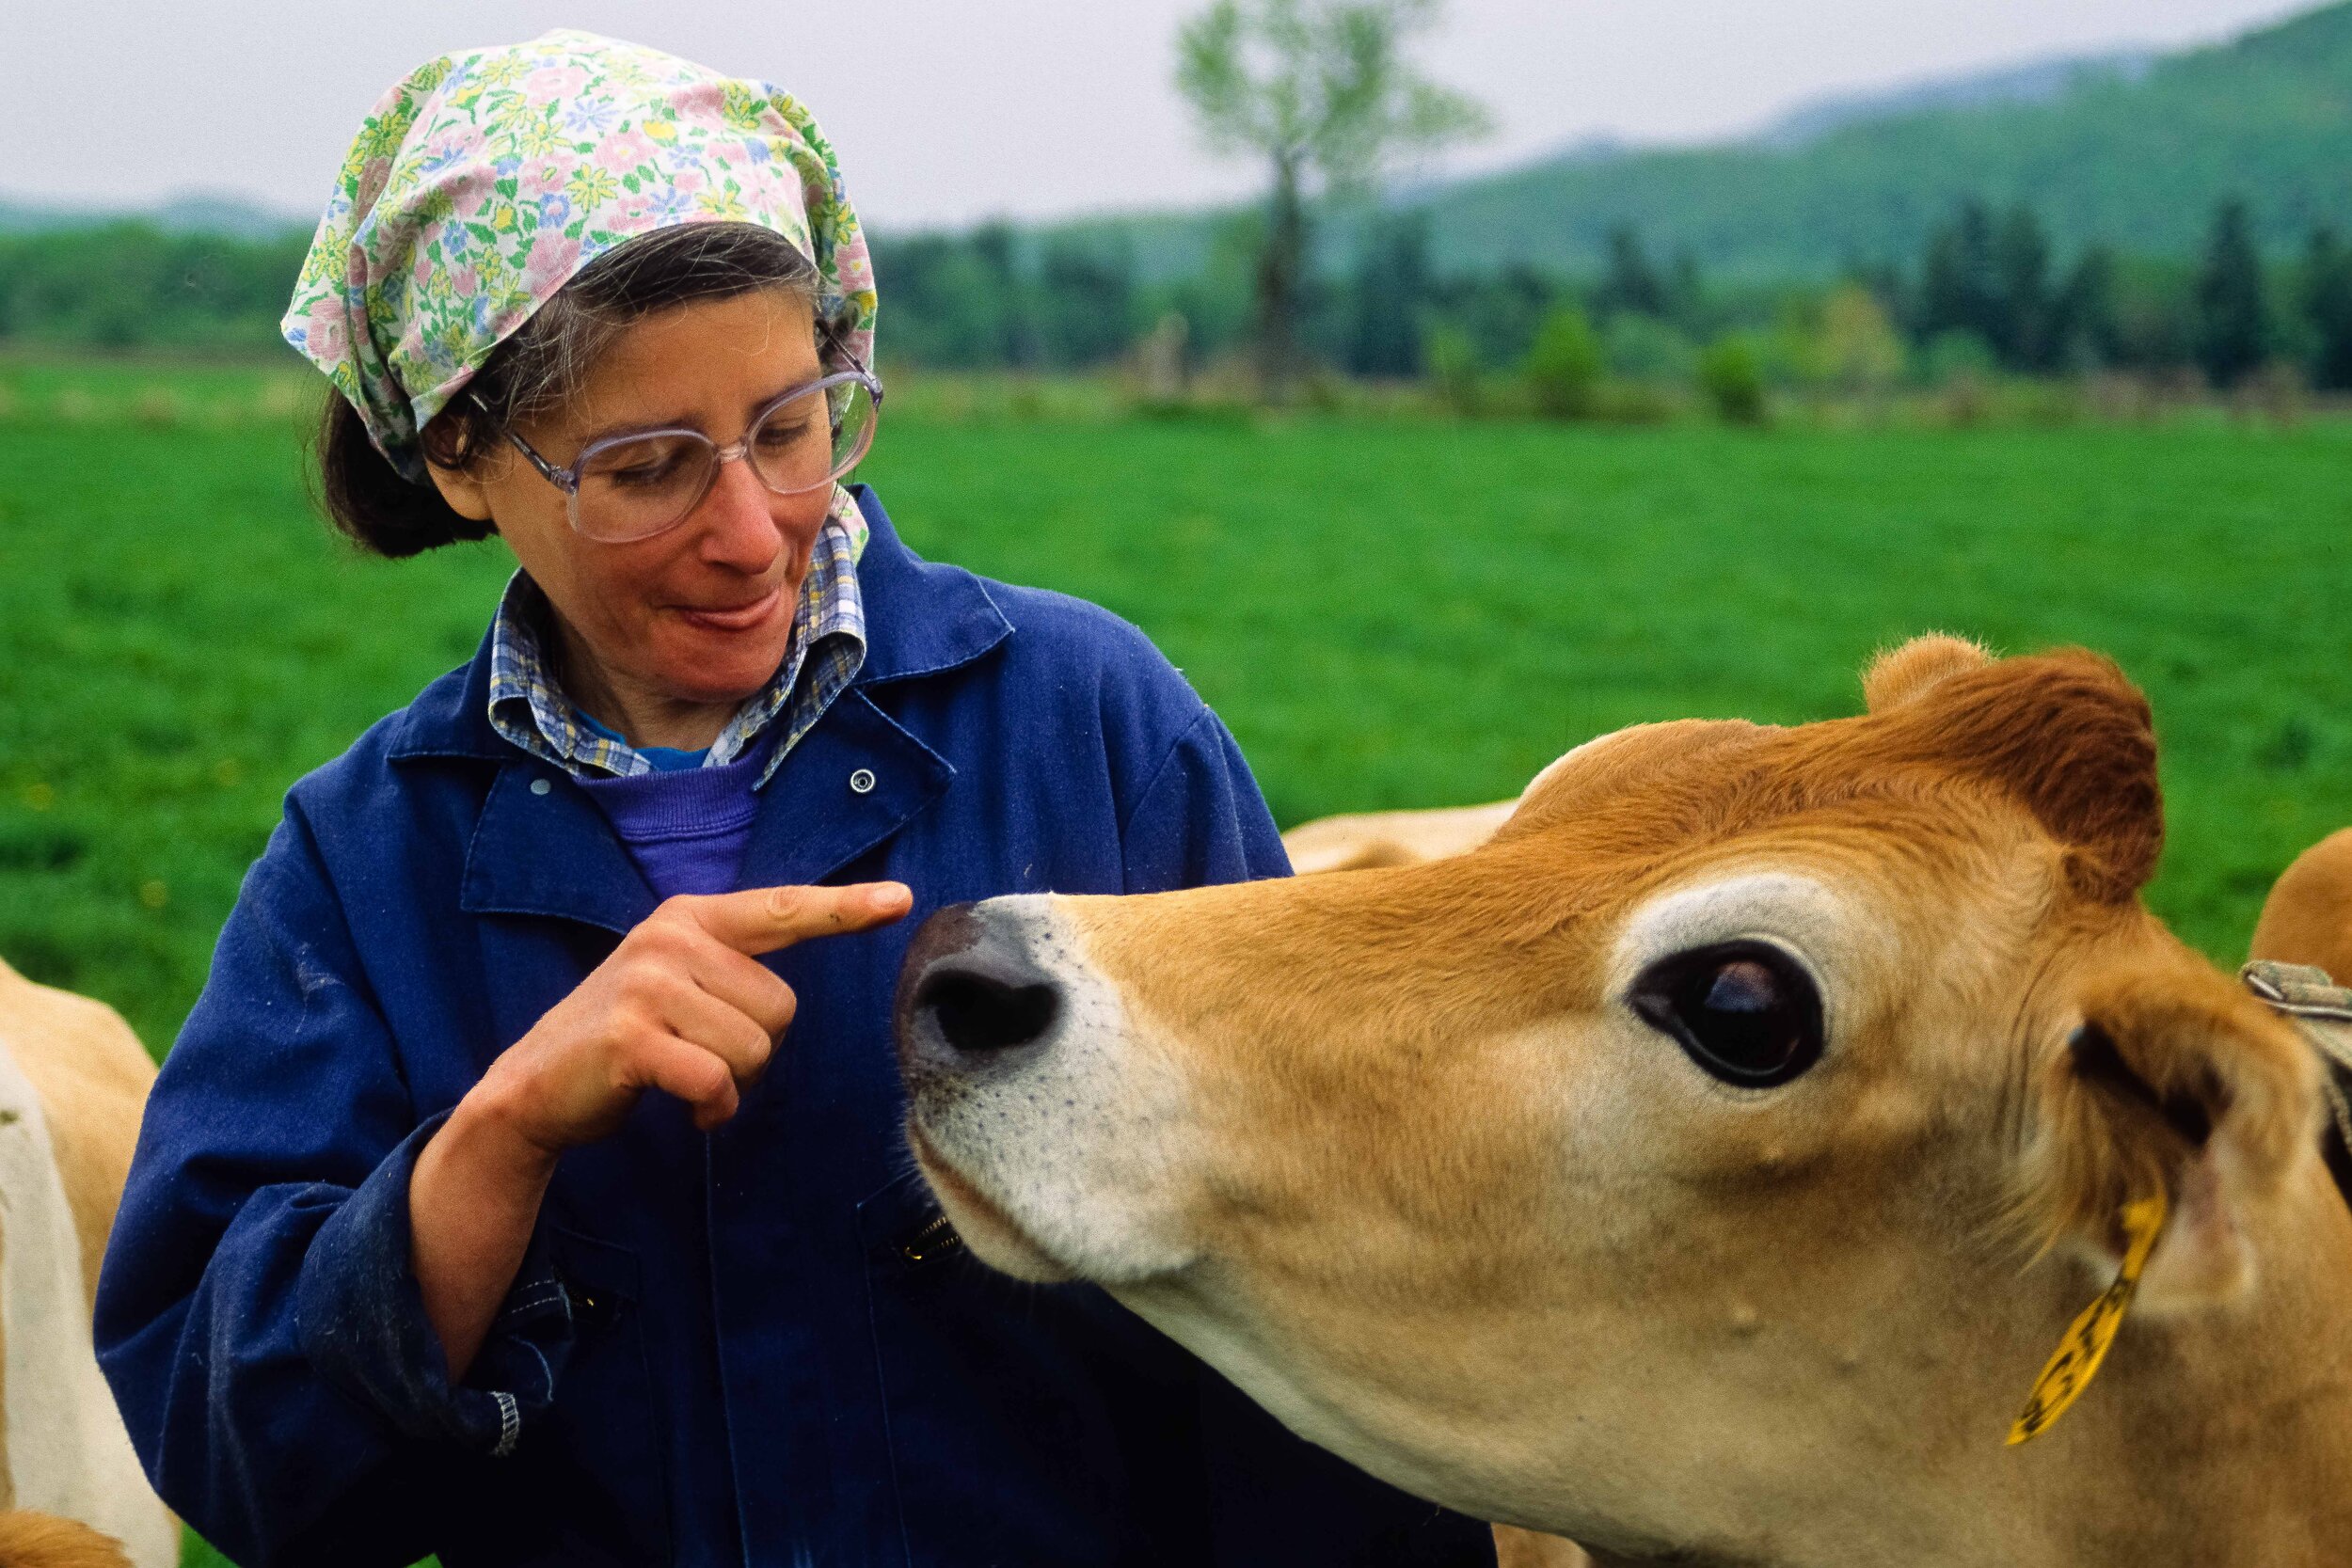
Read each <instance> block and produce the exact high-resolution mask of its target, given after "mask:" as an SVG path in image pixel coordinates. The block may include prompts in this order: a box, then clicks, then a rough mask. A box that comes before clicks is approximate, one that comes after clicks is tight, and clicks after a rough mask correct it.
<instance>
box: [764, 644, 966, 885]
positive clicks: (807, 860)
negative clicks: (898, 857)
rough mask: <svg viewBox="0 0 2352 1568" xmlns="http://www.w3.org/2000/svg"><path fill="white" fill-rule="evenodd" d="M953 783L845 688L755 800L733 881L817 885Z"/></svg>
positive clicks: (927, 754)
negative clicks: (754, 813)
mask: <svg viewBox="0 0 2352 1568" xmlns="http://www.w3.org/2000/svg"><path fill="white" fill-rule="evenodd" d="M955 774H956V770H955V768H953V767H951V766H950V765H949V764H948V762H947V760H946V758H944V757H942V756H941V755H939V753H938V752H934V751H932V750H931V749H930V747H928V746H926V745H924V744H923V743H922V742H921V741H920V740H917V739H915V738H914V736H912V735H910V734H908V733H907V731H906V730H904V729H902V728H901V727H899V725H898V723H897V722H896V721H893V720H892V719H891V717H890V716H889V715H888V714H886V713H884V712H882V709H881V708H880V707H878V706H876V705H874V702H873V700H872V699H871V698H869V697H867V696H866V693H865V691H864V690H863V689H860V688H858V687H851V688H850V689H849V690H847V691H844V692H843V693H842V694H841V695H840V696H839V697H838V698H836V699H835V700H834V705H833V706H832V707H830V708H828V709H827V710H826V712H825V716H824V718H822V719H820V720H818V722H817V725H816V727H815V728H814V729H812V730H810V731H809V732H808V734H806V735H805V736H802V737H801V743H800V745H799V746H797V747H795V748H794V749H793V752H792V754H791V756H789V757H787V759H786V760H785V764H784V766H783V767H782V768H777V769H776V775H775V777H774V778H772V779H771V780H769V781H768V787H767V788H766V789H764V790H762V791H761V792H760V794H761V796H762V799H761V800H760V805H759V815H758V816H757V817H756V818H755V819H754V821H753V823H752V840H751V843H750V844H749V845H748V846H746V847H745V848H744V852H743V869H742V872H741V874H740V876H739V878H738V880H739V883H740V885H742V886H744V887H787V886H795V885H801V884H805V883H809V882H816V881H820V880H822V879H825V878H827V877H829V876H831V875H833V874H834V872H836V871H838V870H840V869H841V868H842V867H843V866H845V865H847V864H849V863H850V862H851V861H853V860H856V859H857V858H858V857H859V856H861V855H863V854H865V853H866V851H867V850H869V849H871V848H873V847H875V846H876V845H879V844H881V843H882V841H883V840H885V839H887V838H888V837H890V835H891V834H893V833H895V832H898V830H899V829H900V828H901V827H903V826H904V825H905V824H906V823H907V822H908V821H910V820H911V819H913V818H914V816H915V815H916V814H917V813H919V812H921V811H922V810H923V809H924V808H925V807H926V806H929V805H930V803H931V802H932V801H933V800H937V799H939V797H940V796H942V795H944V794H946V790H947V785H948V784H949V783H950V782H951V781H952V780H953V779H954V778H955Z"/></svg>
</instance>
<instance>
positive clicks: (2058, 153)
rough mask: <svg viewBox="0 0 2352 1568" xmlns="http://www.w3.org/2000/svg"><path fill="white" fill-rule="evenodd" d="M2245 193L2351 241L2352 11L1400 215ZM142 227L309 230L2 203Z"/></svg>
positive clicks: (216, 210) (1466, 251) (2198, 218)
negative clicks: (128, 220) (138, 220)
mask: <svg viewBox="0 0 2352 1568" xmlns="http://www.w3.org/2000/svg"><path fill="white" fill-rule="evenodd" d="M2231 196H2242V197H2244V198H2247V199H2248V200H2249V202H2250V203H2251V204H2252V209H2253V214H2254V218H2255V222H2256V226H2257V230H2258V238H2259V239H2260V240H2261V242H2262V243H2263V244H2264V245H2266V246H2268V247H2269V248H2271V249H2272V250H2273V251H2275V252H2278V253H2281V254H2283V253H2286V252H2289V251H2293V250H2299V249H2300V247H2301V246H2302V245H2303V244H2304V242H2305V240H2306V238H2307V237H2308V236H2309V234H2310V232H2311V230H2312V227H2313V225H2315V224H2318V223H2322V222H2325V223H2330V224H2333V225H2334V226H2336V227H2337V228H2338V229H2339V230H2342V231H2344V232H2345V233H2346V234H2348V235H2352V0H2337V3H2335V4H2331V5H2328V6H2326V7H2323V8H2319V9H2317V10H2313V11H2310V12H2307V13H2305V14H2303V15H2301V16H2299V17H2296V18H2294V19H2293V20H2290V21H2287V22H2284V23H2280V24H2276V25H2273V26H2269V27H2265V28H2263V29H2261V30H2258V31H2255V32H2251V33H2249V34H2247V35H2245V36H2244V37H2242V38H2239V39H2237V40H2234V41H2232V42H2229V43H2225V44H2219V45H2216V46H2213V47H2209V48H2201V49H2196V50H2191V51H2187V52H2185V53H2180V54H2174V55H2154V54H2151V53H2149V52H2146V51H2116V52H2111V53H2107V54H2103V55H2091V56H2085V57H2079V58H2070V59H2057V60H2041V61H2032V62H2027V63H2026V64H2023V65H2018V66H2011V67H2005V68H2002V69H1999V70H1995V71H1981V72H1976V73H1972V74H1968V75H1963V76H1956V77H1949V78H1944V79H1940V80H1934V81H1928V82H1921V83H1913V84H1907V85H1903V86H1899V87H1893V88H1890V89H1886V90H1884V91H1880V92H1873V93H1867V94H1853V95H1846V96H1842V97H1837V98H1830V99H1824V100H1821V101H1820V102H1818V103H1811V104H1807V105H1804V106H1803V107H1800V108H1799V109H1797V110H1795V111H1793V112H1791V113H1790V114H1788V115H1787V116H1784V117H1783V118H1782V119H1779V120H1777V121H1775V122H1774V123H1773V124H1772V125H1771V126H1768V127H1767V128H1766V129H1765V130H1763V131H1762V132H1760V133H1758V134H1757V135H1755V136H1753V137H1750V138H1747V139H1745V140H1742V141H1740V142H1736V143H1730V144H1724V145H1719V146H1710V147H1700V148H1677V149H1648V150H1643V149H1636V148H1629V147H1626V146H1624V145H1623V144H1620V143H1614V142H1610V141H1605V140H1603V141H1588V142H1583V143H1580V144H1578V145H1577V146H1575V147H1571V148H1567V149H1564V150H1562V151H1560V152H1559V153H1557V154H1554V155H1553V156H1551V157H1549V158H1546V159H1544V160H1542V161H1540V162H1538V163H1535V164H1534V165H1530V166H1525V167H1521V168H1518V169H1514V170H1510V171H1507V172H1504V173H1502V174H1497V175H1491V176H1486V177H1483V178H1479V179H1473V180H1467V181H1462V182H1455V183H1452V184H1440V185H1436V186H1430V187H1422V188H1417V189H1413V190H1410V191H1406V192H1403V193H1400V195H1399V196H1398V198H1396V204H1398V205H1410V206H1413V207H1417V208H1423V209H1425V210H1426V211H1427V212H1428V213H1429V214H1430V217H1431V220H1432V224H1431V229H1432V239H1433V246H1434V250H1435V253H1436V260H1437V262H1438V265H1439V267H1440V268H1441V269H1444V270H1448V271H1466V272H1479V273H1486V272H1491V271H1493V270H1494V269H1495V268H1497V267H1500V266H1502V265H1505V264H1509V263H1513V262H1524V263H1528V264H1532V265H1534V266H1537V267H1541V268H1544V269H1547V270H1550V271H1569V272H1589V271H1591V270H1593V269H1595V268H1597V266H1598V264H1599V261H1600V258H1601V255H1602V252H1603V249H1604V247H1605V245H1606V244H1607V240H1608V236H1609V233H1610V231H1611V230H1613V229H1615V228H1617V227H1618V226H1620V225H1631V226H1632V227H1633V228H1634V229H1636V230H1638V231H1639V232H1640V233H1641V234H1642V236H1643V237H1644V239H1645V242H1646V243H1647V245H1649V247H1650V249H1651V251H1652V253H1653V254H1654V255H1657V256H1660V257H1661V258H1663V257H1664V256H1666V255H1668V254H1670V253H1672V252H1673V251H1676V250H1688V251H1689V252H1690V253H1691V254H1692V256H1693V257H1694V258H1695V259H1696V260H1697V261H1699V263H1700V264H1701V265H1702V266H1703V267H1704V268H1706V269H1707V271H1708V273H1710V274H1712V275H1715V276H1717V277H1731V278H1753V279H1774V278H1800V277H1822V276H1825V275H1830V274H1834V273H1836V271H1838V270H1840V269H1841V268H1844V267H1847V266H1850V265H1853V264H1856V263H1870V262H1888V261H1893V262H1900V263H1906V264H1908V263H1910V262H1912V261H1914V260H1915V258H1916V257H1917V255H1918V253H1919V250H1920V247H1921V245H1922V243H1923V242H1924V240H1925V238H1926V236H1927V234H1928V232H1929V231H1930V230H1931V229H1932V228H1934V227H1935V226H1936V225H1938V224H1940V223H1942V222H1944V221H1946V220H1947V218H1948V217H1949V216H1950V215H1951V213H1952V211H1953V209H1954V208H1955V207H1956V206H1957V205H1958V203H1959V202H1961V201H1962V200H1963V199H1964V198H1969V197H1980V198H1984V199H1986V200H1988V201H1991V202H1993V203H1994V204H1995V205H2001V206H2005V205H2008V204H2010V203H2011V202H2017V201H2025V202H2028V203H2030V204H2031V205H2032V206H2033V207H2034V208H2035V209H2036V211H2037V212H2038V213H2039V214H2041V216H2042V221H2043V224H2044V225H2045V227H2046V228H2047V229H2048V230H2049V231H2050V233H2051V235H2052V237H2053V239H2054V240H2055V241H2056V243H2057V245H2058V248H2059V251H2060V253H2061V255H2063V254H2065V253H2068V252H2072V251H2074V250H2075V249H2077V248H2078V247H2080V246H2081V245H2085V244H2087V243H2089V242H2091V241H2094V240H2096V241H2103V242H2106V243H2107V244H2110V245H2116V246H2119V247H2121V248H2122V249H2123V250H2125V251H2128V252H2132V253H2135V254H2141V255H2156V256H2187V255H2191V254H2193V253H2194V252H2195V251H2196V250H2197V248H2198V247H2199V245H2201V243H2202V241H2203V239H2204V236H2205V232H2206V230H2207V228H2208V226H2209V225H2210V223H2211V222H2212V217H2213V212H2214V208H2215V206H2216V204H2217V203H2218V202H2219V201H2220V200H2222V199H2223V198H2226V197H2231ZM129 215H140V216H145V217H147V218H149V219H150V220H151V221H153V222H156V223H157V224H159V225H160V226H161V227H163V228H165V229H166V230H170V231H174V232H208V233H225V234H231V235H236V236H239V237H242V238H250V239H276V238H278V237H279V236H283V235H285V234H287V233H289V232H290V231H294V230H307V229H308V228H309V219H308V218H306V217H300V216H294V215H290V214H280V213H275V212H269V211H265V210H263V209H261V208H259V207H256V206H254V205H253V204H251V203H250V202H247V201H244V200H241V199H239V198H235V197H225V196H210V195H202V196H190V197H184V198H180V199H178V200H175V201H173V202H171V203H168V204H167V205H166V206H164V207H162V208H159V209H155V210H152V211H150V212H148V213H145V214H119V213H114V214H107V213H96V212H88V211H72V210H66V209H60V208H56V207H52V206H45V205H39V204H24V203H14V202H11V201H10V200H9V199H8V198H7V197H6V196H5V194H0V233H5V232H8V231H10V230H15V231H23V230H40V229H58V228H72V227H79V226H84V225H87V224H89V223H91V222H94V221H100V220H103V219H105V218H110V217H119V216H129ZM1249 216H1250V214H1248V211H1247V210H1237V209H1227V210H1224V211H1219V212H1209V213H1202V212H1197V211H1196V212H1188V213H1159V214H1125V215H1110V216H1100V217H1088V218H1079V219H1073V220H1070V221H1068V222H1064V223H1057V224H1048V225H1042V226H1032V227H1028V228H1026V229H1025V230H1024V232H1023V234H1022V235H1021V237H1020V240H1019V242H1018V243H1019V244H1020V245H1022V246H1023V247H1025V248H1026V247H1030V246H1034V245H1040V244H1042V243H1050V242H1052V241H1054V240H1056V239H1069V240H1074V241H1077V242H1080V243H1082V244H1089V245H1100V244H1111V245H1120V246H1121V247H1123V248H1125V249H1127V250H1128V251H1129V252H1130V254H1132V255H1133V256H1134V258H1135V260H1136V265H1137V270H1138V272H1139V273H1140V274H1141V275H1142V276H1143V277H1146V278H1148V279H1169V278H1176V277H1193V276H1196V275H1198V274H1200V272H1201V271H1202V270H1203V268H1204V267H1206V266H1208V265H1210V264H1211V263H1212V261H1217V262H1218V264H1220V265H1221V266H1222V267H1223V268H1224V269H1225V270H1228V271H1232V270H1233V269H1234V268H1235V266H1236V264H1237V263H1236V259H1237V257H1238V256H1239V255H1240V254H1241V250H1242V249H1243V248H1246V247H1237V246H1234V245H1224V246H1222V247H1221V248H1220V245H1219V244H1218V236H1219V234H1220V233H1222V232H1224V231H1225V230H1229V229H1231V228H1232V227H1233V226H1234V225H1235V223H1236V222H1237V221H1240V222H1247V221H1248V219H1249ZM1322 236H1323V238H1322V250H1323V258H1324V261H1325V264H1327V265H1333V266H1345V265H1346V264H1347V263H1348V259H1349V253H1350V251H1351V249H1352V240H1351V222H1350V220H1348V219H1346V218H1337V219H1335V220H1334V221H1330V222H1327V223H1326V224H1325V225H1323V227H1322ZM898 237H900V238H904V236H898ZM1220 259H1221V260H1220ZM1243 270H1244V271H1246V264H1245V265H1244V266H1243Z"/></svg>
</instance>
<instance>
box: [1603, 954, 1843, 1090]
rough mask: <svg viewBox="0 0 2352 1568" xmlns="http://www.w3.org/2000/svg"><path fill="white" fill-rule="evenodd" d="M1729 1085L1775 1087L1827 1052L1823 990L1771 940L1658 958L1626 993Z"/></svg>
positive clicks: (1647, 1017) (1648, 1019) (1656, 1025)
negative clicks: (1824, 1047)
mask: <svg viewBox="0 0 2352 1568" xmlns="http://www.w3.org/2000/svg"><path fill="white" fill-rule="evenodd" d="M1626 1000H1627V1001H1628V1002H1629V1004H1630V1005H1631V1006H1632V1008H1633V1010H1634V1011H1635V1012H1636V1013H1638V1014H1640V1015H1641V1017H1642V1019H1643V1021H1644V1022H1646V1023H1648V1024H1649V1025H1650V1027H1651V1028H1653V1029H1656V1030H1658V1031H1659V1032H1660V1033H1661V1034H1664V1035H1668V1036H1671V1037H1673V1038H1674V1040H1675V1042H1676V1043H1677V1044H1678V1045H1680V1046H1681V1047H1682V1049H1683V1050H1684V1051H1686V1052H1688V1053H1690V1056H1691V1059H1692V1061H1694V1062H1696V1063H1698V1065H1699V1066H1700V1067H1702V1068H1704V1069H1707V1070H1708V1072H1710V1073H1712V1074H1713V1075H1714V1076H1716V1077H1717V1078H1720V1079H1722V1080H1723V1081H1724V1083H1726V1084H1737V1085H1740V1086H1741V1087H1743V1088H1754V1089H1768V1088H1771V1087H1772V1086H1773V1085H1777V1084H1786V1083H1788V1081H1789V1080H1790V1079H1791V1078H1794V1077H1796V1076H1797V1075H1798V1074H1799V1073H1801V1072H1803V1071H1804V1069H1807V1068H1809V1067H1811V1066H1812V1065H1813V1064H1814V1063H1815V1062H1817V1061H1819V1060H1820V1057H1821V993H1820V991H1819V990H1815V989H1814V985H1813V977H1812V976H1811V975H1809V974H1806V973H1805V971H1804V965H1802V964H1800V963H1798V962H1797V960H1796V959H1795V958H1791V957H1789V956H1788V954H1787V953H1786V952H1784V951H1782V950H1781V949H1780V948H1778V947H1775V946H1773V945H1772V943H1770V942H1718V943H1717V944H1715V945H1714V946H1711V947H1696V948H1692V950H1691V951H1689V952H1687V953H1676V954H1673V955H1670V956H1669V957H1667V958H1661V959H1659V960H1658V961H1657V962H1656V963H1654V964H1652V965H1650V966H1649V967H1648V968H1647V969H1645V970H1644V971H1643V972H1642V974H1641V977H1640V978H1638V979H1636V980H1635V981H1634V982H1633V990H1632V991H1631V993H1630V994H1629V996H1628V997H1627V999H1626Z"/></svg>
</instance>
